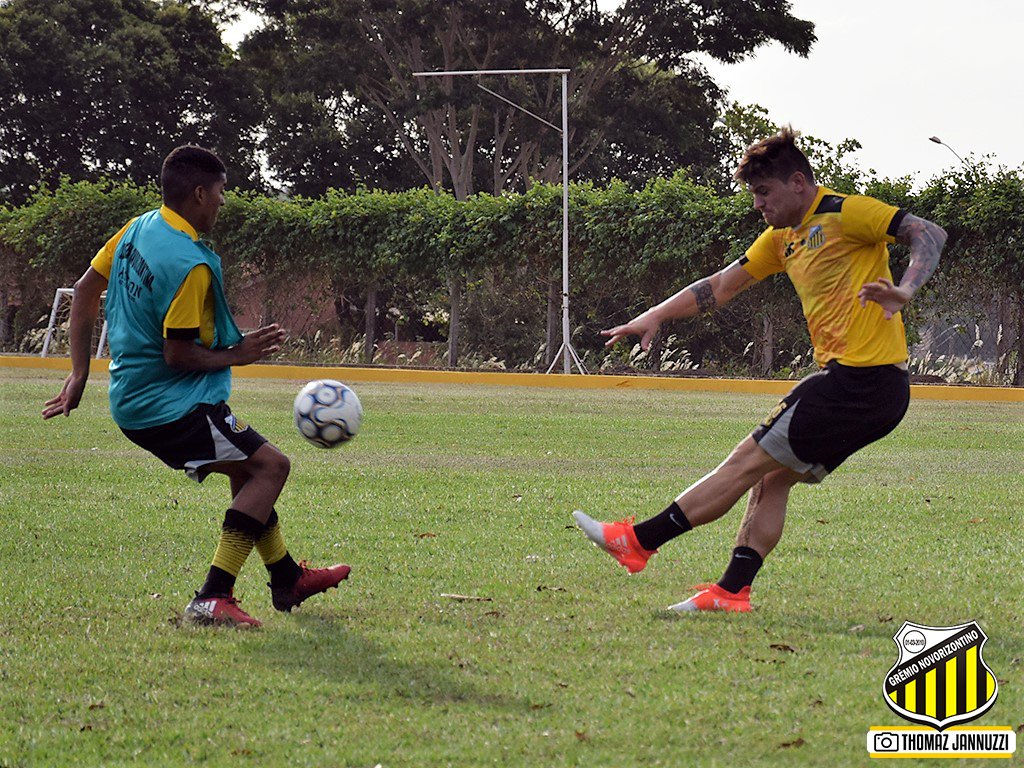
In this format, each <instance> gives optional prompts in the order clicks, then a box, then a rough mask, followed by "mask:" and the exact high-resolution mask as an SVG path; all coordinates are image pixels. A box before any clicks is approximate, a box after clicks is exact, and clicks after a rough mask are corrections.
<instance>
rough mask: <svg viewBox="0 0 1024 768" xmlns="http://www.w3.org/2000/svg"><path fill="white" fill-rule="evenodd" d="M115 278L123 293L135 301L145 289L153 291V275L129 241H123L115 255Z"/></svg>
mask: <svg viewBox="0 0 1024 768" xmlns="http://www.w3.org/2000/svg"><path fill="white" fill-rule="evenodd" d="M116 267H117V272H116V275H117V280H118V282H120V283H121V285H123V286H124V290H125V295H127V296H128V298H129V299H131V300H132V301H135V300H136V299H137V298H139V296H141V295H142V290H143V289H145V290H147V291H149V292H150V293H152V292H153V279H154V275H153V273H152V271H151V270H150V269H149V264H147V263H146V260H145V259H144V258H142V254H141V253H139V252H138V250H136V248H135V246H134V245H132V244H131V243H125V244H124V247H123V248H122V249H121V252H120V254H119V255H118V257H117V263H116Z"/></svg>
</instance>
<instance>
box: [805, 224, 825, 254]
mask: <svg viewBox="0 0 1024 768" xmlns="http://www.w3.org/2000/svg"><path fill="white" fill-rule="evenodd" d="M806 242H807V248H808V249H810V250H814V249H815V248H821V246H823V245H824V244H825V230H824V229H822V228H821V224H815V225H814V226H813V227H811V231H810V232H809V233H808V235H807V240H806Z"/></svg>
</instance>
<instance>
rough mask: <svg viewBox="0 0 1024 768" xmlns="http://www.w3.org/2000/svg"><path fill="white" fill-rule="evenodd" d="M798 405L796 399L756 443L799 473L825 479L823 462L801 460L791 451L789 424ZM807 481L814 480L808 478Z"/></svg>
mask: <svg viewBox="0 0 1024 768" xmlns="http://www.w3.org/2000/svg"><path fill="white" fill-rule="evenodd" d="M799 407H800V401H799V400H797V401H796V402H795V403H793V405H791V406H790V407H789V408H787V409H786V410H785V411H784V412H783V414H782V415H781V416H780V417H779V418H778V419H777V420H776V421H775V423H774V424H773V425H772V428H771V430H769V431H768V432H767V433H766V434H765V435H764V436H763V437H762V438H761V439H760V440H759V441H758V443H757V444H758V445H760V446H761V448H762V449H763V450H764V452H765V453H767V454H768V455H769V456H771V457H772V458H773V459H775V460H776V461H777V462H779V464H782V465H783V466H786V467H789V468H790V469H792V470H793V471H794V472H799V473H800V474H801V475H806V474H810V475H812V476H813V477H814V478H815V479H816V480H817V481H818V482H820V481H822V480H824V479H825V477H826V476H827V475H828V470H827V469H825V466H824V465H823V464H820V463H818V464H811V463H809V462H806V461H803V460H801V459H799V458H798V457H797V455H796V454H795V453H793V447H792V446H791V445H790V443H789V425H790V422H792V420H793V414H794V413H795V412H796V409H797V408H799ZM808 482H814V481H813V480H808Z"/></svg>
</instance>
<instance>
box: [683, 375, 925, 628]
mask: <svg viewBox="0 0 1024 768" xmlns="http://www.w3.org/2000/svg"><path fill="white" fill-rule="evenodd" d="M909 400H910V388H909V380H908V377H907V374H906V371H904V370H901V369H900V368H898V367H897V366H892V365H883V366H872V367H868V368H851V367H847V366H842V365H839V364H838V363H830V364H829V365H828V366H827V368H826V370H824V371H822V372H821V373H817V374H814V375H813V376H809V377H808V378H806V379H804V380H803V381H802V382H801V383H800V384H798V385H797V387H796V388H794V390H793V391H792V392H791V393H790V394H788V395H787V396H786V397H785V398H784V399H783V400H782V401H781V402H780V403H779V404H778V405H777V406H776V408H775V409H774V410H773V411H772V413H771V414H770V415H769V416H768V418H767V419H766V420H765V421H764V423H763V424H762V425H761V426H760V427H759V428H758V429H757V430H755V431H754V434H753V435H752V437H753V438H754V439H755V440H756V441H757V442H758V444H759V445H760V446H761V447H762V448H763V449H764V450H765V451H766V452H768V453H769V454H771V455H772V456H773V457H774V458H775V459H776V460H778V461H779V462H780V463H781V464H783V465H785V469H780V470H777V471H774V472H772V473H769V474H768V475H766V476H765V478H764V481H763V482H762V484H761V485H760V487H759V489H758V490H756V491H755V492H754V493H752V496H751V499H750V503H749V504H748V508H747V514H746V516H745V517H744V521H743V524H742V525H741V527H740V533H739V536H738V537H737V548H736V550H734V552H733V558H732V560H731V561H730V564H729V567H728V568H727V569H726V574H725V575H724V576H723V577H722V579H721V580H720V581H719V583H718V584H716V585H710V586H708V587H706V588H704V589H702V590H701V591H700V592H698V593H697V594H696V595H694V596H693V597H692V598H690V599H689V600H684V601H683V602H682V603H677V604H676V605H674V606H671V608H673V609H675V610H681V611H695V610H697V611H703V610H741V611H742V610H749V594H750V584H751V583H752V582H753V577H754V576H755V575H756V574H757V571H758V569H759V568H760V565H761V563H762V562H763V558H764V557H765V556H767V554H768V553H769V552H771V551H772V549H774V547H775V545H776V544H777V543H778V541H779V538H780V537H781V535H782V527H783V523H784V521H785V514H786V504H787V501H788V497H789V490H790V488H792V487H793V485H795V484H796V483H797V482H801V481H803V482H812V483H813V482H819V481H821V480H823V479H824V478H825V477H827V476H828V474H829V473H830V472H832V471H833V470H835V469H836V468H837V467H838V466H839V465H840V464H842V463H843V462H844V461H845V460H846V459H847V458H849V457H850V456H851V455H853V454H854V453H855V452H857V451H859V450H860V449H861V448H863V447H864V446H866V445H868V444H869V443H872V442H874V441H875V440H878V439H880V438H882V437H884V436H885V435H887V434H888V433H889V432H891V431H892V430H893V429H895V427H896V425H897V424H899V422H900V420H901V419H902V418H903V416H904V414H905V413H906V410H907V405H908V403H909ZM736 589H738V590H739V591H738V592H730V591H729V590H736Z"/></svg>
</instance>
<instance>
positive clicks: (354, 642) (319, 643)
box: [246, 614, 530, 711]
mask: <svg viewBox="0 0 1024 768" xmlns="http://www.w3.org/2000/svg"><path fill="white" fill-rule="evenodd" d="M288 620H289V622H294V625H293V626H292V627H282V626H280V625H279V626H274V627H269V628H264V629H263V630H262V631H260V632H254V633H252V634H251V635H250V639H249V642H248V643H247V648H246V653H247V654H249V655H250V656H251V658H252V659H254V660H257V661H261V662H263V663H266V664H267V665H268V666H271V667H273V668H275V669H281V670H285V671H287V672H289V673H301V674H304V675H307V676H308V677H309V678H310V679H311V680H312V681H315V682H316V683H318V684H319V683H327V684H330V685H337V686H340V687H342V688H344V689H345V693H346V695H349V696H352V697H354V698H367V699H375V700H380V699H387V698H394V699H400V700H406V701H412V702H418V703H423V704H435V705H442V706H445V705H450V704H457V703H462V702H464V703H466V704H468V705H470V706H476V707H480V706H482V707H492V708H495V709H498V710H506V711H529V710H530V703H529V702H528V701H526V700H524V699H521V698H519V697H517V696H514V695H505V694H502V693H499V692H495V691H494V690H484V689H482V688H481V687H478V686H477V685H476V684H475V682H474V681H473V680H472V679H470V678H471V676H472V670H467V669H464V668H462V667H461V666H460V662H459V660H458V658H457V657H454V656H453V657H449V656H436V657H435V658H429V659H412V658H403V656H408V650H407V649H405V648H401V647H399V646H397V645H396V646H394V647H391V646H386V645H382V644H379V643H377V642H375V641H374V640H372V639H370V638H368V637H367V636H366V635H364V634H361V633H360V632H359V631H357V630H354V629H353V628H352V627H351V626H350V623H351V619H350V618H343V617H324V616H315V615H302V614H298V615H295V616H292V617H289V619H288ZM414 652H415V653H417V654H418V655H420V656H422V655H423V654H424V651H423V648H422V646H417V647H416V650H415V651H414ZM453 658H454V660H453Z"/></svg>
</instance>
